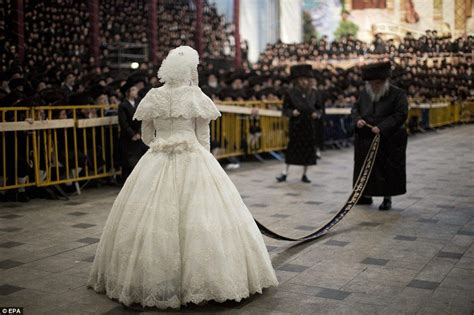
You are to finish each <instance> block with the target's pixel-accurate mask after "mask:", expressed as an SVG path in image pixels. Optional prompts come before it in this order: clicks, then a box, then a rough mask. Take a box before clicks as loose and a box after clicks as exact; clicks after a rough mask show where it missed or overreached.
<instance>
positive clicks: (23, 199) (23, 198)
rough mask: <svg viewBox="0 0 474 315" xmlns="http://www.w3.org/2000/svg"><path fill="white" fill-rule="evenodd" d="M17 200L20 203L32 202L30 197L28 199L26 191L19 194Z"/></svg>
mask: <svg viewBox="0 0 474 315" xmlns="http://www.w3.org/2000/svg"><path fill="white" fill-rule="evenodd" d="M16 198H17V201H19V202H28V201H30V197H28V195H27V194H26V192H24V191H23V192H19V193H18V195H17V197H16Z"/></svg>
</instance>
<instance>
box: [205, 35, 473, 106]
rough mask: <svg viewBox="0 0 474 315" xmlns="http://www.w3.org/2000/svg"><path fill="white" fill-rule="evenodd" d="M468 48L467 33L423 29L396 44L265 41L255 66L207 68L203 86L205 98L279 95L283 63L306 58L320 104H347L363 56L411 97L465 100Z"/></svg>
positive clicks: (469, 81)
mask: <svg viewBox="0 0 474 315" xmlns="http://www.w3.org/2000/svg"><path fill="white" fill-rule="evenodd" d="M473 49H474V37H473V36H465V37H459V38H456V39H454V40H451V39H449V38H445V37H438V36H437V32H436V31H429V30H428V31H426V35H425V36H421V37H420V38H417V39H415V38H414V37H413V36H412V34H410V33H408V34H407V35H406V37H404V38H403V39H402V40H401V42H400V43H398V44H397V43H395V41H394V40H393V39H390V40H383V39H382V37H381V36H378V35H377V36H375V38H374V40H373V42H372V43H365V42H362V41H360V40H357V39H355V38H354V37H352V36H345V37H341V38H340V39H338V40H335V41H333V42H329V41H328V40H327V38H326V37H325V36H322V37H321V38H320V39H314V40H312V41H311V42H309V43H299V44H285V43H282V42H277V43H275V44H269V45H268V46H267V49H266V50H265V51H264V52H262V53H261V55H260V58H259V60H258V62H257V63H256V64H254V65H252V66H251V67H248V66H246V65H244V69H243V70H242V71H241V72H240V73H239V72H232V73H229V72H218V71H212V72H210V73H208V75H207V81H205V83H204V84H203V85H204V88H205V90H206V91H207V93H208V94H209V95H210V96H213V97H214V98H215V99H219V100H254V99H267V97H270V99H273V97H274V96H275V97H277V98H281V97H282V95H283V94H284V91H285V89H287V88H288V71H287V69H288V66H289V65H292V64H297V63H308V62H310V63H312V64H313V65H314V68H315V70H314V77H315V81H314V87H315V88H317V89H318V90H320V91H323V93H324V94H325V102H326V105H327V106H331V107H349V106H352V104H353V103H354V101H355V98H356V96H357V94H358V92H359V90H360V89H361V88H362V86H363V82H362V80H361V77H360V75H361V73H360V60H361V57H363V58H364V59H365V60H367V59H372V60H374V61H375V60H380V59H382V60H391V61H392V65H393V68H394V69H393V70H394V77H393V79H392V80H393V82H394V83H395V84H396V85H399V86H400V87H402V88H404V89H406V90H407V92H408V95H409V97H410V99H411V100H413V101H419V102H427V101H430V100H432V99H436V98H444V97H451V98H458V99H466V98H468V97H470V96H472V95H471V93H472V92H471V91H473V88H474V86H473V74H472V70H473V64H472V51H473ZM216 82H217V84H216ZM262 90H263V91H262Z"/></svg>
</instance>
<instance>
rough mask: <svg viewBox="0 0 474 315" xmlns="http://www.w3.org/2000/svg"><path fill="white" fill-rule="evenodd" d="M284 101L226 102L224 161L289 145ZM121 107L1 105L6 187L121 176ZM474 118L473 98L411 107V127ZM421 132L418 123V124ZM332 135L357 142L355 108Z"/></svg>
mask: <svg viewBox="0 0 474 315" xmlns="http://www.w3.org/2000/svg"><path fill="white" fill-rule="evenodd" d="M281 105H282V102H281V101H263V102H261V101H252V102H222V103H219V104H218V105H217V106H218V108H219V110H220V111H221V113H222V117H221V118H219V119H217V120H216V121H212V122H211V150H212V152H213V154H214V155H215V156H216V158H218V159H222V158H227V157H233V156H240V155H245V154H252V153H262V152H271V151H279V150H284V149H285V148H286V144H287V141H288V119H287V118H285V117H282V114H281V110H280V109H281ZM116 108H117V106H104V105H81V106H74V105H68V106H40V107H0V118H1V121H0V132H1V135H0V149H1V154H0V159H1V160H0V190H6V189H13V188H20V187H29V186H49V185H57V184H66V185H72V184H73V183H77V182H79V181H86V180H91V179H98V178H106V177H115V176H116V175H118V174H120V167H119V165H120V163H119V159H120V157H119V152H120V150H119V148H118V147H119V145H120V143H119V141H118V139H119V137H118V135H119V126H118V119H117V116H116V115H110V113H111V111H110V110H112V111H113V110H115V109H116ZM472 121H474V101H473V100H469V101H455V102H446V101H442V100H440V101H439V102H437V103H434V104H417V105H412V106H410V111H409V118H408V120H407V127H409V128H411V127H410V125H412V124H415V125H416V127H422V128H428V127H431V128H434V127H440V126H445V125H451V124H453V123H467V122H472ZM415 129H416V128H415ZM324 132H325V138H326V140H327V143H329V142H331V141H338V140H341V139H343V140H345V139H350V137H351V136H352V121H351V118H350V108H328V109H326V118H325V128H324Z"/></svg>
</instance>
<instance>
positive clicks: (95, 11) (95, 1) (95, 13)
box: [89, 0, 100, 66]
mask: <svg viewBox="0 0 474 315" xmlns="http://www.w3.org/2000/svg"><path fill="white" fill-rule="evenodd" d="M89 16H90V28H91V29H90V33H91V41H90V50H91V52H92V56H93V57H94V61H95V65H96V66H98V65H99V64H100V62H99V57H100V38H99V0H89Z"/></svg>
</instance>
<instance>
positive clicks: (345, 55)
mask: <svg viewBox="0 0 474 315" xmlns="http://www.w3.org/2000/svg"><path fill="white" fill-rule="evenodd" d="M473 50H474V36H472V35H470V36H466V37H459V38H456V39H454V40H452V39H450V38H446V37H438V36H437V32H436V31H430V30H428V31H426V35H424V36H420V37H419V38H416V39H415V38H414V37H413V35H412V34H411V33H407V35H406V36H405V37H404V38H403V39H402V40H401V42H400V43H398V44H397V43H395V41H394V40H393V39H389V40H383V39H382V37H381V36H380V35H376V36H375V38H374V40H373V41H372V43H366V42H362V41H360V40H358V39H356V38H354V37H353V36H352V35H348V36H343V37H341V38H340V39H338V40H335V41H333V42H329V41H328V39H327V37H326V36H322V37H321V38H320V39H316V38H314V39H312V40H311V41H310V42H307V43H297V44H285V43H282V42H281V41H279V42H276V43H274V44H268V45H267V47H266V50H265V51H264V52H262V53H261V54H260V58H259V62H258V63H259V64H262V65H266V66H269V67H270V66H278V65H282V64H286V63H288V62H305V61H327V60H331V59H333V60H341V59H349V58H357V57H361V56H367V55H385V56H387V57H390V58H394V57H399V56H406V55H417V56H422V55H427V56H437V55H439V54H441V53H461V54H462V53H472V51H473Z"/></svg>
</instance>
